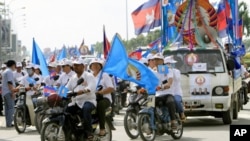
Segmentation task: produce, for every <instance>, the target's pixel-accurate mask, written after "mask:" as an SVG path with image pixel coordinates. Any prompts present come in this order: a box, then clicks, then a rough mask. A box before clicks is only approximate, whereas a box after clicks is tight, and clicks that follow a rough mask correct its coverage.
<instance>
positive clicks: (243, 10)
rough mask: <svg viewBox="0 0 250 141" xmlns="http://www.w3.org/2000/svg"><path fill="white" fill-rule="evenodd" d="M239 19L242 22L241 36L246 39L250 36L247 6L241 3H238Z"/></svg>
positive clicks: (249, 18) (249, 19)
mask: <svg viewBox="0 0 250 141" xmlns="http://www.w3.org/2000/svg"><path fill="white" fill-rule="evenodd" d="M238 9H239V17H240V18H242V20H243V34H244V35H246V36H247V37H248V36H249V35H250V17H249V15H248V13H249V10H248V6H247V4H246V3H245V2H244V1H242V2H240V3H239V7H238Z"/></svg>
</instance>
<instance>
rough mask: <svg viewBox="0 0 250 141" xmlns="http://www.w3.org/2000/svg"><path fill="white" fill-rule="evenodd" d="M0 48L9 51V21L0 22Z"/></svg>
mask: <svg viewBox="0 0 250 141" xmlns="http://www.w3.org/2000/svg"><path fill="white" fill-rule="evenodd" d="M0 28H1V30H0V47H1V48H6V49H11V34H10V33H11V22H10V20H0Z"/></svg>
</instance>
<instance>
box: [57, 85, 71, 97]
mask: <svg viewBox="0 0 250 141" xmlns="http://www.w3.org/2000/svg"><path fill="white" fill-rule="evenodd" d="M68 91H69V89H68V88H67V87H65V86H64V85H62V86H60V87H59V88H58V94H59V96H60V97H67V92H68Z"/></svg>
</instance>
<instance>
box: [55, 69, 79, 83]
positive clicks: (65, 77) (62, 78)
mask: <svg viewBox="0 0 250 141" xmlns="http://www.w3.org/2000/svg"><path fill="white" fill-rule="evenodd" d="M75 74H76V73H75V72H74V71H70V72H69V73H62V74H61V75H60V77H59V79H58V80H57V83H58V84H60V85H66V84H67V82H68V81H69V79H70V78H71V77H72V76H73V75H75Z"/></svg>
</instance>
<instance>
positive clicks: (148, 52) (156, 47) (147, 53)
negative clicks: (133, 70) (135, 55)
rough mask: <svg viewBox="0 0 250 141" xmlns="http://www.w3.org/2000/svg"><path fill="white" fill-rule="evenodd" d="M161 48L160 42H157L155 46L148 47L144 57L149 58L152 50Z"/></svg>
mask: <svg viewBox="0 0 250 141" xmlns="http://www.w3.org/2000/svg"><path fill="white" fill-rule="evenodd" d="M158 49H159V44H155V45H154V47H152V48H150V49H148V50H147V51H146V52H145V53H144V54H143V55H142V57H144V58H147V56H148V55H149V54H150V53H151V52H152V51H157V50H158Z"/></svg>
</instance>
